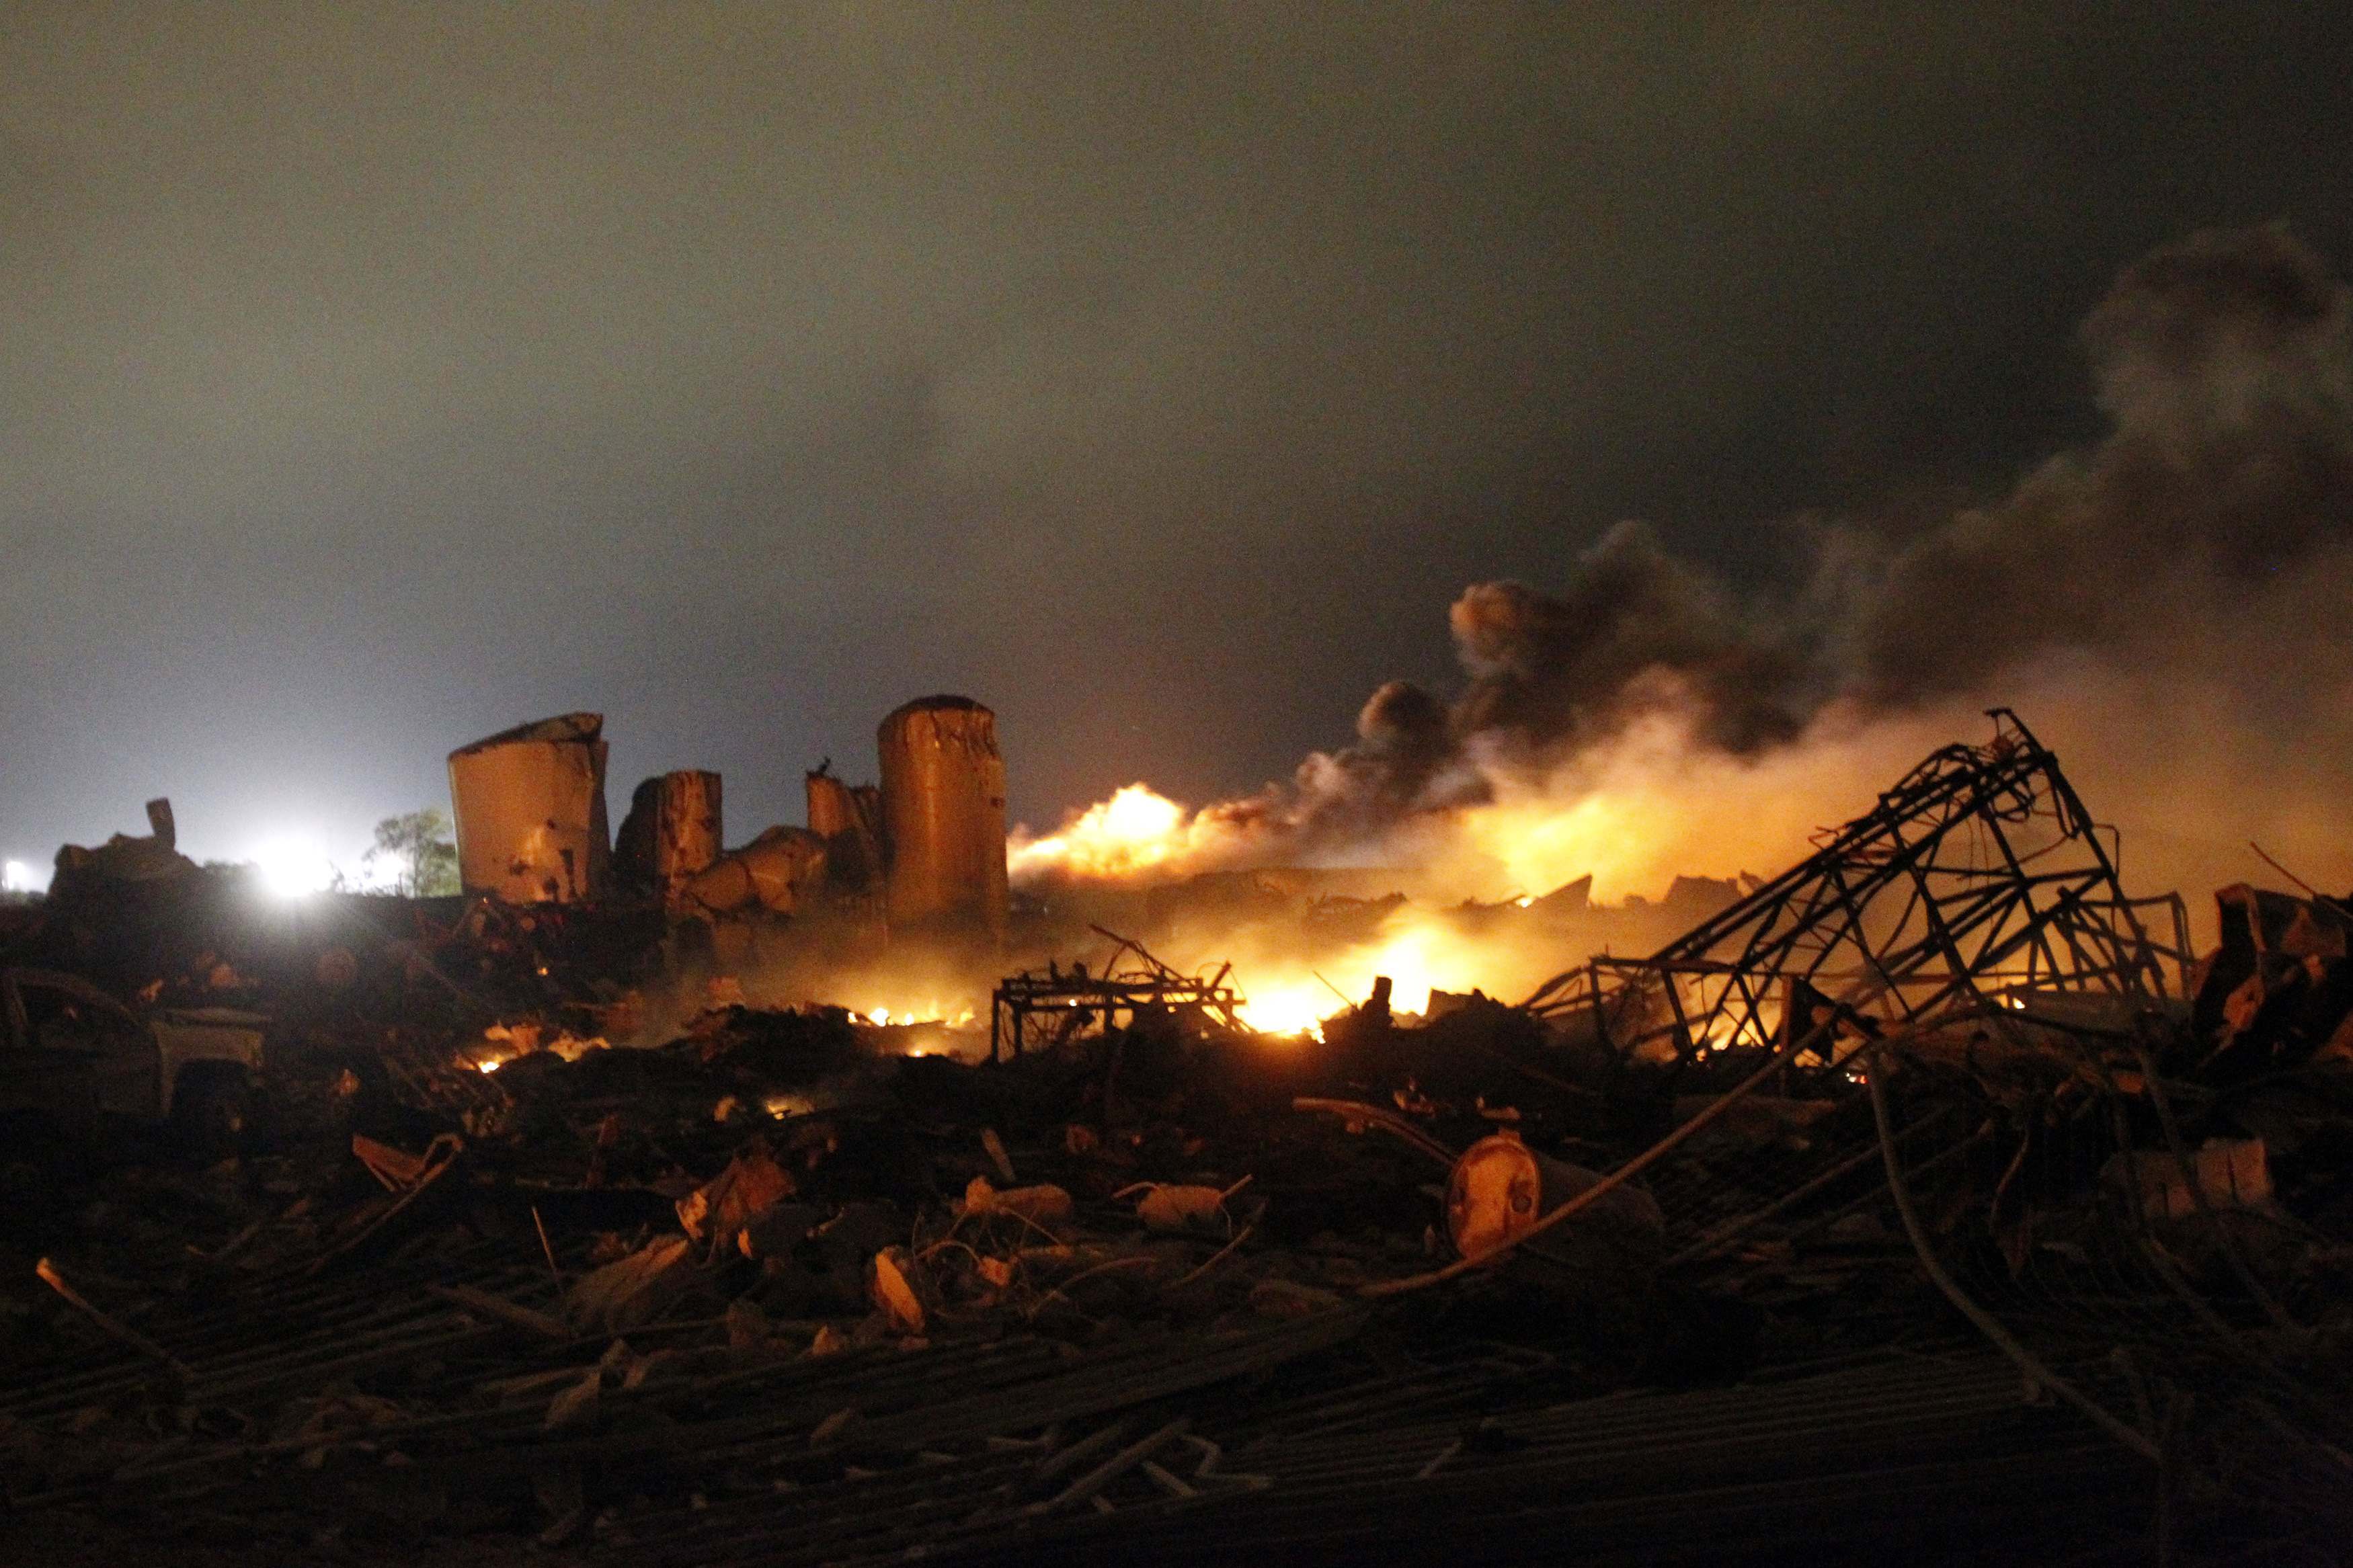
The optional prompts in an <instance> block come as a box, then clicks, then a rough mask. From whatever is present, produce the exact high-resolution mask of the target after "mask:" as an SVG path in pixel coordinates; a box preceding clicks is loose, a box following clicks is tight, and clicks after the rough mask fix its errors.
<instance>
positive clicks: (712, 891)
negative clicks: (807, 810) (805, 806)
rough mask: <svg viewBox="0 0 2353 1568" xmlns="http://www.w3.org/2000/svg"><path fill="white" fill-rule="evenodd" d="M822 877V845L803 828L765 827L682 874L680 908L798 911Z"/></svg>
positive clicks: (721, 912) (716, 911)
mask: <svg viewBox="0 0 2353 1568" xmlns="http://www.w3.org/2000/svg"><path fill="white" fill-rule="evenodd" d="M824 882H825V844H824V842H823V841H822V840H821V839H819V838H818V836H817V835H816V834H814V833H811V832H810V831H809V830H808V829H807V828H805V827H771V828H769V829H768V830H767V831H766V832H765V833H763V834H761V835H760V837H757V838H754V840H752V842H751V843H749V844H746V845H745V846H744V847H743V848H741V849H734V850H730V851H729V852H728V853H726V854H724V855H722V856H720V857H719V858H717V859H715V860H713V861H712V862H711V864H710V865H708V866H706V867H704V868H702V870H701V871H698V872H697V873H695V875H694V876H692V877H691V878H690V879H688V880H687V883H686V886H685V887H684V888H683V889H681V893H680V895H679V897H680V902H681V906H682V907H684V908H686V909H689V910H700V911H702V912H703V913H705V914H713V915H726V914H740V913H743V912H744V911H746V910H751V909H753V908H754V907H757V908H759V909H764V910H768V911H769V912H770V913H771V914H779V915H789V914H792V913H794V912H796V911H797V910H800V909H802V908H803V907H805V905H806V904H807V900H809V899H810V898H811V897H812V896H813V895H814V894H816V893H817V892H818V889H820V888H822V886H823V885H824Z"/></svg>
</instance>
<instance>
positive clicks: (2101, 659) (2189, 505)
mask: <svg viewBox="0 0 2353 1568" xmlns="http://www.w3.org/2000/svg"><path fill="white" fill-rule="evenodd" d="M2082 339H2083V344H2084V349H2085V351H2086V353H2087V354H2088V357H2089V360H2090V363H2091V366H2092V369H2093V372H2094V376H2095V378H2096V384H2097V388H2098V396H2099V403H2100V406H2101V408H2102V410H2103V411H2104V412H2105V414H2106V416H2108V419H2109V421H2110V423H2111V430H2110V432H2109V434H2108V436H2107V437H2105V439H2104V440H2103V441H2102V442H2100V443H2099V444H2098V445H2097V446H2095V447H2091V448H2089V449H2086V450H2082V451H2076V452H2070V453H2066V454H2063V455H2061V456H2059V457H2056V458H2052V459H2051V460H2049V461H2048V462H2046V463H2044V464H2043V465H2042V466H2041V467H2040V468H2037V469H2035V470H2034V471H2033V472H2032V473H2031V474H2030V475H2029V476H2028V477H2027V478H2026V479H2024V480H2023V482H2021V484H2020V485H2019V486H2018V487H2017V488H2016V489H2015V490H2014V491H2012V492H2011V493H2010V495H2008V496H2007V497H2006V498H2004V499H2002V500H1999V501H1997V502H1995V503H1993V504H1991V505H1988V506H1985V507H1983V508H1980V509H1975V510H1961V511H1959V512H1957V513H1948V514H1947V515H1944V516H1942V517H1939V518H1936V519H1934V520H1932V521H1929V522H1928V523H1926V525H1922V524H1920V523H1919V522H1918V521H1916V520H1913V519H1908V518H1905V519H1899V518H1895V517H1888V518H1873V517H1856V518H1846V519H1840V520H1835V521H1829V522H1821V521H1816V522H1815V523H1813V524H1812V525H1810V527H1808V528H1806V529H1803V530H1801V531H1796V532H1794V533H1793V538H1794V539H1795V540H1797V541H1798V542H1799V548H1800V550H1801V553H1800V556H1799V570H1798V571H1797V572H1796V574H1794V580H1793V583H1792V584H1784V585H1783V586H1782V587H1781V588H1780V589H1778V591H1774V592H1764V593H1750V594H1747V595H1743V594H1740V593H1736V592H1735V591H1734V590H1733V589H1732V588H1731V587H1730V586H1728V585H1727V584H1725V583H1724V582H1723V581H1721V580H1720V579H1719V578H1718V577H1717V576H1716V575H1715V574H1713V573H1711V572H1710V571H1708V570H1707V569H1706V568H1705V567H1704V566H1703V565H1701V564H1698V563H1693V562H1690V561H1687V560H1683V559H1681V558H1678V557H1677V556H1675V555H1673V554H1672V553H1670V552H1668V551H1667V550H1666V549H1665V548H1664V547H1663V546H1662V544H1661V542H1660V541H1659V539H1658V538H1657V536H1656V535H1655V534H1654V533H1653V532H1652V531H1651V530H1650V529H1648V528H1647V527H1644V526H1643V525H1641V524H1639V523H1623V524H1620V526H1618V527H1617V528H1615V529H1613V530H1611V531H1609V533H1607V534H1606V535H1605V536H1604V537H1603V538H1602V539H1601V540H1600V541H1599V542H1598V543H1596V544H1595V545H1594V546H1593V547H1592V548H1591V549H1589V550H1588V551H1587V552H1585V553H1584V554H1583V555H1582V556H1581V557H1580V558H1579V559H1578V560H1577V563H1575V565H1574V567H1573V568H1572V570H1571V571H1570V573H1569V576H1568V581H1567V584H1565V585H1564V586H1562V587H1561V588H1559V589H1557V590H1556V591H1551V592H1545V591H1539V590H1537V589H1535V588H1530V587H1526V586H1524V585H1522V584H1516V583H1484V584H1477V585H1475V586H1473V587H1472V588H1469V589H1467V590H1466V591H1465V592H1464V593H1463V594H1462V595H1461V597H1460V598H1459V599H1458V600H1456V602H1455V604H1454V605H1453V608H1452V611H1451V616H1450V623H1451V628H1452V632H1453V637H1454V642H1455V647H1456V650H1457V654H1458V657H1459V658H1460V659H1461V665H1462V668H1463V671H1464V673H1465V675H1466V676H1467V678H1468V685H1467V687H1466V688H1465V689H1463V691H1462V692H1461V694H1460V695H1459V696H1458V697H1456V698H1455V699H1454V700H1452V701H1451V703H1450V702H1443V701H1441V700H1439V699H1438V698H1437V697H1436V696H1434V695H1432V694H1431V693H1430V692H1429V691H1426V690H1424V689H1420V688H1419V687H1417V686H1414V685H1411V684H1409V683H1405V682H1396V683H1392V684H1390V685H1388V686H1385V687H1383V688H1381V689H1380V690H1378V691H1377V692H1376V693H1374V695H1373V698H1372V700H1370V701H1369V702H1367V703H1366V705H1365V709H1364V710H1363V712H1362V713H1361V714H1360V715H1359V716H1358V720H1357V736H1358V738H1357V741H1356V743H1355V744H1353V745H1351V746H1349V747H1347V748H1345V749H1343V750H1341V751H1338V752H1331V753H1318V754H1316V755H1314V756H1313V757H1311V758H1310V759H1309V760H1308V761H1307V763H1304V764H1303V766H1302V767H1301V768H1300V770H1299V772H1298V774H1297V775H1296V777H1295V778H1294V779H1293V781H1292V782H1291V784H1289V785H1287V786H1283V787H1278V788H1275V789H1271V790H1270V791H1268V792H1265V793H1263V794H1261V795H1258V796H1254V797H1251V798H1250V799H1248V800H1244V801H1240V802H1235V803H1231V804H1229V805H1226V806H1222V807H1218V808H1214V811H1215V815H1217V816H1221V817H1224V818H1226V819H1228V820H1229V822H1230V823H1231V824H1232V825H1233V826H1237V827H1241V828H1244V829H1247V830H1250V837H1255V838H1257V839H1258V840H1259V842H1260V843H1261V848H1262V849H1265V850H1268V851H1269V852H1280V853H1314V852H1316V851H1317V850H1319V849H1324V848H1329V847H1333V846H1335V845H1336V844H1338V843H1341V842H1345V841H1348V840H1351V839H1358V838H1361V837H1363V836H1364V835H1365V834H1366V833H1367V832H1368V831H1377V830H1378V829H1380V828H1382V827H1383V826H1389V825H1394V824H1396V823H1398V822H1399V821H1401V820H1404V819H1406V818H1409V817H1410V816H1414V815H1415V814H1417V813H1420V812H1426V811H1430V810H1433V809H1440V808H1444V807H1447V806H1451V805H1461V804H1466V803H1469V802H1472V801H1476V800H1478V799H1481V798H1482V797H1483V795H1484V794H1485V792H1486V791H1487V790H1488V789H1489V788H1490V787H1491V785H1492V783H1493V779H1494V777H1495V775H1496V772H1497V770H1499V769H1510V768H1525V769H1528V770H1531V771H1534V770H1540V769H1543V768H1545V767H1547V766H1549V765H1551V764H1553V763H1557V762H1558V761H1560V760H1561V759H1562V758H1563V757H1565V756H1567V755H1569V754H1572V753H1574V752H1577V751H1579V750H1581V749H1583V748H1586V747H1588V746H1591V745H1593V744H1595V743H1597V742H1601V741H1604V740H1607V739H1608V738H1609V737H1610V736H1612V735H1614V734H1617V733H1619V732H1620V731H1622V730H1623V729H1624V728H1625V727H1626V726H1627V725H1629V724H1630V723H1631V722H1633V721H1635V720H1637V719H1639V718H1641V717H1642V716H1643V715H1645V714H1646V713H1651V712H1655V711H1656V710H1659V709H1660V708H1661V707H1662V706H1667V705H1672V706H1673V707H1674V708H1675V709H1676V710H1677V712H1678V714H1679V716H1681V717H1682V718H1683V720H1684V721H1687V722H1688V723H1689V724H1690V726H1691V728H1692V731H1693V733H1694V735H1695V736H1696V737H1697V738H1698V739H1699V740H1700V741H1701V742H1704V744H1705V745H1707V746H1710V747H1713V748H1715V749H1718V750H1721V751H1724V752H1730V753H1734V754H1737V755H1750V754H1755V753H1758V752H1765V751H1767V750H1769V749H1770V748H1773V747H1775V746H1776V745H1778V744H1780V743H1783V742H1788V740H1790V739H1791V738H1792V737H1794V736H1796V735H1798V734H1799V732H1800V731H1802V730H1803V728H1804V726H1805V725H1806V723H1807V721H1809V720H1810V718H1811V717H1812V716H1813V715H1815V714H1816V713H1817V712H1819V711H1820V710H1821V709H1822V708H1823V707H1824V705H1825V704H1827V703H1829V702H1831V701H1832V700H1841V701H1844V702H1846V703H1848V704H1850V705H1852V706H1853V707H1855V708H1857V709H1859V710H1863V711H1866V712H1878V713H1897V712H1902V711H1905V710H1913V709H1916V708H1919V707H1922V706H1924V705H1927V704H1930V703H1933V702H1936V701H1940V700H1947V699H1952V698H1956V697H1963V696H1968V697H1978V698H1986V699H1989V700H2003V699H2004V697H2005V695H2006V693H2005V691H2004V685H2005V682H2006V680H2008V679H2010V678H2011V677H2013V676H2015V675H2016V674H2017V673H2018V672H2019V671H2021V670H2024V669H2027V668H2031V667H2033V666H2035V665H2037V664H2038V663H2047V662H2048V661H2049V660H2051V659H2052V658H2088V659H2090V660H2092V661H2094V662H2095V663H2097V664H2099V665H2101V666H2102V667H2104V668H2111V669H2120V670H2124V671H2127V672H2129V673H2130V674H2131V675H2133V676H2134V677H2135V678H2136V679H2141V680H2143V681H2155V682H2158V684H2159V685H2162V684H2163V683H2165V682H2166V681H2168V680H2171V679H2175V678H2177V677H2178V678H2179V679H2182V680H2189V679H2195V680H2197V681H2199V682H2201V683H2202V684H2203V686H2204V687H2205V688H2206V689H2214V688H2216V687H2218V686H2219V688H2220V689H2221V690H2222V691H2223V692H2224V693H2226V694H2227V697H2228V700H2230V701H2231V702H2232V703H2233V704H2235V705H2238V706H2239V707H2240V708H2242V710H2243V713H2244V715H2245V716H2246V717H2247V718H2248V719H2249V721H2252V722H2255V723H2257V724H2259V725H2260V724H2264V723H2268V724H2270V725H2272V726H2274V728H2275V729H2276V730H2277V731H2279V732H2282V733H2287V732H2292V731H2294V729H2295V726H2296V725H2297V724H2298V723H2299V722H2301V721H2305V720H2306V719H2308V718H2309V717H2310V714H2309V712H2307V711H2306V709H2308V708H2309V707H2311V706H2312V705H2313V704H2316V703H2327V702H2332V701H2335V700H2337V697H2338V696H2339V695H2340V694H2341V692H2342V690H2343V681H2344V676H2343V674H2342V672H2343V671H2345V670H2346V669H2348V668H2353V659H2348V655H2353V616H2348V613H2347V607H2348V605H2353V292H2348V289H2347V287H2346V285H2345V284H2344V283H2343V282H2341V281H2340V280H2338V279H2337V278H2336V277H2335V276H2334V274H2333V273H2332V272H2331V271H2330V269H2329V268H2328V267H2327V264H2326V263H2325V262H2324V261H2323V260H2322V259H2321V258H2319V257H2318V256H2316V255H2315V254H2314V253H2313V252H2312V251H2311V250H2310V249H2308V248H2307V247H2305V246H2304V245H2303V244H2301V243H2300V242H2299V241H2297V240H2296V239H2295V237H2292V236H2291V235H2289V234H2288V233H2287V232H2286V231H2285V230H2284V228H2282V227H2278V226H2273V227H2266V228H2259V229H2251V230H2235V231H2210V232H2205V233H2200V234H2197V235H2194V236H2192V237H2189V238H2188V239H2186V240H2183V241H2181V242H2179V243H2178V244H2174V245H2169V246H2167V247H2163V248H2161V249H2159V250H2158V251H2156V252H2154V253H2152V254H2150V255H2149V256H2147V257H2146V258H2143V259H2142V260H2140V261H2138V262H2137V263H2135V264H2134V265H2133V266H2132V267H2130V268H2126V271H2125V272H2124V273H2123V275H2122V276H2121V277H2120V278H2119V279H2117V281H2116V287H2115V289H2113V290H2112V292H2111V293H2110V294H2109V296H2108V297H2107V299H2106V300H2105V301H2104V302H2103V303H2101V304H2100V305H2099V307H2098V308H2097V309H2095V310H2094V311H2093V312H2092V313H2091V315H2090V317H2089V318H2088V319H2087V320H2086V321H2084V326H2083V329H2082ZM2316 671H2318V672H2320V673H2321V674H2323V675H2325V676H2326V678H2325V679H2312V677H2313V676H2314V674H2315V672H2316ZM2330 671H2334V672H2337V673H2333V674H2332V673H2327V672H2330ZM1269 837H1271V838H1272V839H1274V840H1275V841H1276V843H1275V844H1269V843H1268V842H1267V839H1268V838H1269ZM1278 845H1279V848H1278V847H1277V846H1278Z"/></svg>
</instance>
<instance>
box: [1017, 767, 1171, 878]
mask: <svg viewBox="0 0 2353 1568" xmlns="http://www.w3.org/2000/svg"><path fill="white" fill-rule="evenodd" d="M1210 831H1211V830H1210V828H1209V826H1208V824H1206V823H1205V822H1204V821H1203V819H1202V817H1201V816H1199V814H1198V813H1193V812H1188V811H1187V810H1186V809H1185V807H1183V806H1181V805H1177V804H1176V802H1175V801H1173V800H1170V799H1169V798H1168V797H1167V796H1166V795H1162V794H1160V793H1159V792H1158V791H1156V790H1155V789H1153V788H1152V787H1151V786H1150V785H1148V784H1129V785H1127V786H1126V787H1125V788H1124V789H1121V790H1118V791H1116V792H1114V793H1113V795H1112V797H1111V798H1110V799H1109V800H1100V801H1097V802H1096V803H1095V804H1094V805H1091V806H1089V807H1087V808H1086V809H1085V810H1084V811H1082V812H1080V813H1079V814H1078V815H1077V816H1073V817H1071V819H1070V820H1069V821H1068V822H1066V823H1064V824H1063V825H1062V830H1061V831H1060V832H1059V833H1055V834H1051V835H1049V836H1048V837H1043V838H1032V837H1029V836H1028V834H1027V832H1026V830H1025V831H1017V832H1016V833H1015V835H1014V837H1013V840H1012V843H1011V845H1010V846H1009V847H1008V855H1007V867H1008V870H1009V871H1010V872H1011V874H1012V876H1013V878H1014V879H1015V880H1016V881H1020V880H1024V879H1030V878H1035V877H1040V876H1050V875H1055V874H1060V875H1062V876H1067V877H1086V878H1095V879H1124V878H1132V877H1135V876H1137V875H1139V874H1142V873H1145V872H1152V871H1161V870H1171V871H1176V872H1180V873H1182V872H1187V871H1189V870H1190V869H1192V868H1193V867H1192V865H1191V862H1192V861H1193V860H1194V858H1196V856H1197V854H1198V851H1199V850H1200V849H1201V848H1202V847H1203V845H1204V843H1205V841H1206V839H1207V838H1208V836H1209V834H1210Z"/></svg>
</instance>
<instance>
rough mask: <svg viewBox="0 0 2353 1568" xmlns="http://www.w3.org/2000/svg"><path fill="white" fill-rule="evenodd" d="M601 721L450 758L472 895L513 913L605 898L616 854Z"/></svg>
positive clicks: (551, 726) (562, 722)
mask: <svg viewBox="0 0 2353 1568" xmlns="http://www.w3.org/2000/svg"><path fill="white" fill-rule="evenodd" d="M604 729H605V719H604V715H602V714H600V713H566V714H564V715H562V716H561V717H559V718H554V719H542V720H540V721H537V722H535V723H531V724H523V725H520V726H518V727H516V728H515V729H512V730H507V731H501V733H499V734H496V735H492V736H490V737H489V738H488V739H486V740H480V741H476V742H474V743H473V744H472V745H470V746H460V747H459V748H458V750H456V751H454V752H450V753H449V804H450V805H451V807H452V808H453V812H454V815H455V816H456V819H457V825H458V875H459V879H460V880H461V881H462V882H463V883H464V885H465V889H466V891H467V892H469V893H491V894H494V895H496V896H497V897H499V898H501V899H504V900H506V901H507V902H509V903H514V904H542V903H577V902H581V901H583V900H589V899H594V898H596V897H597V896H598V895H599V894H600V893H602V891H603V890H604V887H605V879H606V877H607V871H608V865H607V862H608V860H609V858H610V856H611V853H612V847H611V837H612V836H611V832H610V830H609V829H608V828H607V826H606V818H605V742H604V739H603V734H604Z"/></svg>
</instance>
